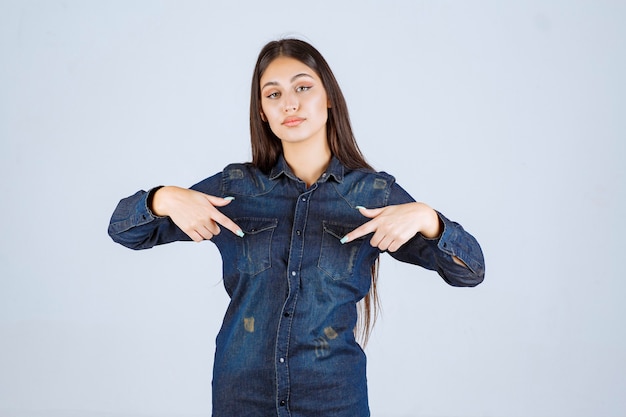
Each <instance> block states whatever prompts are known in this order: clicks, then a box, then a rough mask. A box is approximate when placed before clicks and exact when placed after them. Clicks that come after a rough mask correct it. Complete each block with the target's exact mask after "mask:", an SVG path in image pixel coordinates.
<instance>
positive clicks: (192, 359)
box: [0, 0, 626, 417]
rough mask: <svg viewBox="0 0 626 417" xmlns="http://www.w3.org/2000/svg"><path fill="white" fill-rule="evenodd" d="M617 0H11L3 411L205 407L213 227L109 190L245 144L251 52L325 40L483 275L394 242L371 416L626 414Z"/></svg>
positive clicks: (0, 307) (213, 316)
mask: <svg viewBox="0 0 626 417" xmlns="http://www.w3.org/2000/svg"><path fill="white" fill-rule="evenodd" d="M625 21H626V7H625V5H624V2H622V1H613V2H610V1H597V0H596V1H565V0H564V1H518V2H504V1H502V2H499V1H404V2H400V1H398V2H383V1H373V0H369V1H368V0H361V1H354V2H348V1H344V2H341V1H337V0H334V1H329V0H316V1H310V2H280V1H277V0H266V1H254V2H252V1H250V2H248V3H245V2H235V1H230V2H226V1H220V2H213V1H204V2H202V1H179V2H175V1H148V0H145V1H121V0H120V1H106V2H105V1H77V0H76V1H74V0H67V1H53V0H50V1H6V0H0V201H1V204H0V214H1V218H0V238H1V239H0V416H3V417H66V416H67V417H92V416H93V417H131V416H132V417H135V416H136V417H165V416H168V417H196V416H208V415H209V414H210V403H211V397H210V395H211V394H210V382H211V368H212V358H213V350H214V338H215V336H216V333H217V330H218V327H219V325H220V322H221V317H222V314H223V312H224V309H225V305H226V303H227V296H226V294H225V292H224V290H223V288H222V285H221V282H220V272H221V265H220V258H219V255H218V252H217V250H216V249H215V247H214V246H213V245H212V244H211V243H210V242H204V243H202V244H193V243H181V244H173V245H166V246H163V247H159V248H155V249H152V250H149V251H143V252H134V251H131V250H128V249H125V248H123V247H121V246H119V245H116V244H114V243H113V242H112V241H111V240H110V239H109V237H108V236H107V234H106V230H107V226H108V220H109V217H110V215H111V213H112V211H113V209H114V207H115V205H116V204H117V202H118V200H119V199H121V198H123V197H125V196H127V195H130V194H132V193H134V192H135V191H136V190H138V189H140V188H143V189H147V188H150V187H152V186H154V185H158V184H177V185H186V186H187V185H191V184H193V183H195V182H197V181H199V180H201V179H203V178H205V177H207V176H209V175H210V174H213V173H215V172H217V171H219V170H221V169H222V168H223V167H224V166H225V165H226V164H227V163H230V162H241V161H246V160H249V159H250V153H249V133H248V103H249V83H250V78H251V75H252V68H253V66H254V61H255V60H256V56H257V54H258V52H259V50H260V48H261V47H262V46H263V45H264V44H265V43H266V42H267V41H269V40H273V39H276V38H279V37H282V36H285V35H297V36H299V37H301V38H304V39H306V40H309V41H310V42H312V43H313V44H314V45H315V46H316V47H317V48H318V49H319V50H320V51H321V52H322V54H323V55H324V56H325V57H326V58H327V60H328V61H329V63H330V65H331V67H332V68H333V70H334V72H335V74H336V76H337V78H338V79H339V82H340V84H341V86H342V88H343V90H344V93H345V95H346V98H347V100H348V105H349V107H350V111H351V117H352V122H353V125H354V128H355V133H356V135H357V139H358V140H359V143H360V145H361V148H362V150H363V151H364V153H365V154H366V156H367V157H368V159H369V160H370V162H371V163H372V164H373V165H374V166H375V167H376V168H377V169H380V170H385V171H388V172H390V173H392V174H394V175H395V176H396V178H397V180H398V182H399V183H400V184H401V185H402V186H404V188H406V189H407V190H408V191H409V192H410V193H411V194H412V195H413V196H414V197H415V198H417V199H418V200H421V201H425V202H427V203H428V204H430V205H432V206H433V207H435V208H437V209H439V210H440V211H442V212H443V213H445V214H446V215H447V216H448V217H450V218H452V219H454V220H457V221H459V222H461V223H462V224H463V225H464V226H465V228H466V229H468V230H469V231H470V232H472V233H473V234H474V235H475V236H476V237H477V239H478V240H479V242H480V243H481V245H482V247H483V250H484V252H485V256H486V265H487V275H486V280H485V282H484V284H483V285H481V286H479V287H477V288H475V289H457V288H452V287H449V286H447V285H446V284H445V283H444V282H443V281H442V280H441V279H439V278H438V276H437V275H436V274H435V273H432V272H428V271H425V270H421V269H419V268H416V267H412V266H409V265H403V264H400V263H398V262H395V261H393V260H392V259H391V258H390V257H389V256H384V257H383V262H382V271H381V277H380V293H381V297H382V302H383V315H382V317H381V319H380V320H379V321H378V324H377V326H376V328H375V331H374V335H373V337H372V340H371V342H370V344H369V345H368V347H367V349H366V352H367V354H368V358H369V369H368V374H369V387H370V402H371V409H372V415H373V416H382V417H399V416H428V417H478V416H481V417H496V416H507V417H515V416H520V417H522V416H523V417H544V416H555V417H556V416H563V417H565V416H567V417H576V416H581V417H582V416H606V417H613V416H624V415H626V395H624V393H625V392H626V334H625V332H626V331H625V330H624V329H625V326H624V318H625V317H626V308H625V307H624V298H625V296H626V283H625V281H626V277H625V276H624V272H623V266H622V265H623V262H624V254H623V252H624V239H623V236H624V233H625V232H626V227H625V221H624V214H625V213H626V207H625V204H624V199H625V180H626V178H625V174H626V169H625V165H626V164H625V162H626V161H625V159H626V158H625V157H626V149H625V145H624V142H625V139H626V137H625V135H626V117H625V114H624V110H625V109H626V100H625V95H626V82H625V81H624V79H625V74H626V58H625V56H626V55H625V51H626V25H625V24H624V22H625Z"/></svg>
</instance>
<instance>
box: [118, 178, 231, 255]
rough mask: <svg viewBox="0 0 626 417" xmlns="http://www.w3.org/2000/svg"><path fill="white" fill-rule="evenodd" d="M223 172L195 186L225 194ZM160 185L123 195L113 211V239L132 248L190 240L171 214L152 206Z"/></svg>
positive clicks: (195, 187) (208, 191)
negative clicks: (164, 214) (158, 213)
mask: <svg viewBox="0 0 626 417" xmlns="http://www.w3.org/2000/svg"><path fill="white" fill-rule="evenodd" d="M220 184H221V174H216V175H214V176H212V177H210V178H207V179H205V180H204V181H202V182H200V183H198V184H196V185H194V186H192V187H191V189H193V190H196V191H200V192H203V193H206V194H211V195H218V196H219V195H221V187H220ZM159 188H160V187H155V188H152V189H151V190H149V191H144V190H140V191H137V192H136V193H135V194H133V195H131V196H129V197H126V198H123V199H122V200H120V202H119V203H118V205H117V207H116V208H115V210H114V211H113V215H112V216H111V220H110V222H109V229H108V233H109V236H111V239H113V241H115V242H117V243H119V244H121V245H123V246H125V247H127V248H130V249H136V250H138V249H149V248H152V247H153V246H156V245H162V244H165V243H170V242H176V241H190V240H191V238H190V237H189V236H187V235H186V234H185V233H184V232H183V231H182V230H181V229H180V228H179V227H178V226H176V224H174V222H173V221H172V219H170V218H169V217H160V216H156V215H155V214H154V213H152V211H151V210H150V207H149V201H151V199H152V195H153V194H154V192H156V190H158V189H159Z"/></svg>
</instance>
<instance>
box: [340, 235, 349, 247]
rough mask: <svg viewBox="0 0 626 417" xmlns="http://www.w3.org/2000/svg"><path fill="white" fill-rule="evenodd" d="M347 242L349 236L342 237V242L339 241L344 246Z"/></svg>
mask: <svg viewBox="0 0 626 417" xmlns="http://www.w3.org/2000/svg"><path fill="white" fill-rule="evenodd" d="M347 241H348V236H344V237H342V238H341V240H340V241H339V243H341V244H342V245H343V244H344V243H346V242H347Z"/></svg>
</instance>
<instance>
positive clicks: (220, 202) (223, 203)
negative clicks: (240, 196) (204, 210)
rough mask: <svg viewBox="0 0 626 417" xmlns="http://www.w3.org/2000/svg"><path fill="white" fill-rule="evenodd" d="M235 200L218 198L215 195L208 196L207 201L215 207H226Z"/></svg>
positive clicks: (232, 198)
mask: <svg viewBox="0 0 626 417" xmlns="http://www.w3.org/2000/svg"><path fill="white" fill-rule="evenodd" d="M234 199H235V197H224V198H222V197H216V196H214V195H207V200H209V203H211V204H213V205H214V206H215V207H224V206H226V205H228V204H230V202H231V201H233V200H234Z"/></svg>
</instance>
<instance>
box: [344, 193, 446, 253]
mask: <svg viewBox="0 0 626 417" xmlns="http://www.w3.org/2000/svg"><path fill="white" fill-rule="evenodd" d="M359 211H360V212H361V214H362V215H364V216H365V217H368V218H370V219H372V220H370V221H368V222H367V223H365V224H362V225H361V226H359V227H357V228H356V229H354V230H353V231H351V232H350V233H348V234H347V235H345V236H344V237H343V239H341V242H342V243H346V242H350V241H352V240H354V239H358V238H359V237H361V236H365V235H367V234H368V233H372V232H373V233H374V235H373V236H372V239H371V240H370V244H371V245H372V246H374V247H377V248H379V249H380V250H386V251H389V252H395V251H397V250H398V249H399V248H400V246H402V245H404V244H405V243H406V242H408V241H409V240H410V239H412V238H413V237H414V236H415V235H416V234H417V233H421V234H422V235H423V236H424V237H426V238H429V239H433V238H436V237H438V236H439V235H440V234H441V226H440V224H439V216H438V215H437V212H435V210H433V209H432V208H430V207H429V206H428V205H426V204H424V203H406V204H399V205H394V206H386V207H381V208H377V209H367V208H362V207H361V208H359Z"/></svg>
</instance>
